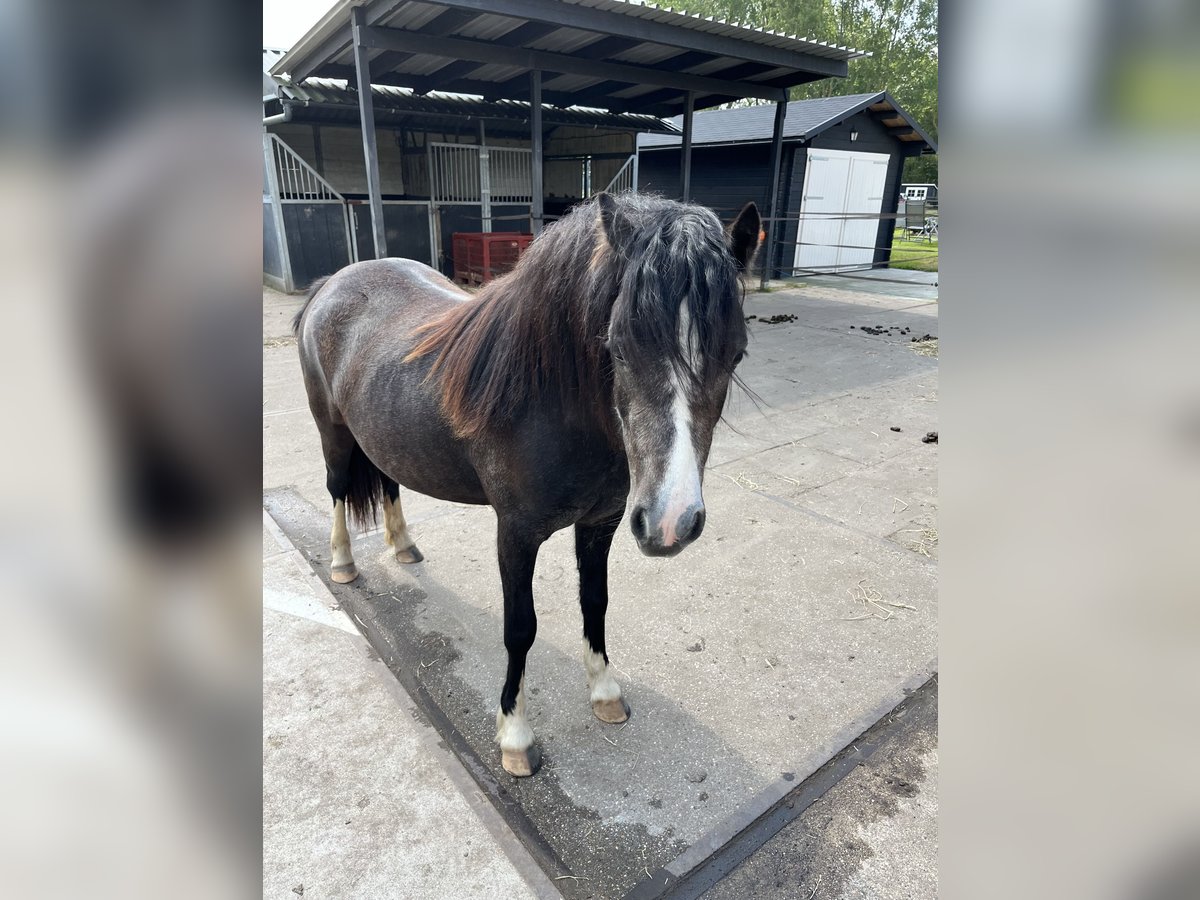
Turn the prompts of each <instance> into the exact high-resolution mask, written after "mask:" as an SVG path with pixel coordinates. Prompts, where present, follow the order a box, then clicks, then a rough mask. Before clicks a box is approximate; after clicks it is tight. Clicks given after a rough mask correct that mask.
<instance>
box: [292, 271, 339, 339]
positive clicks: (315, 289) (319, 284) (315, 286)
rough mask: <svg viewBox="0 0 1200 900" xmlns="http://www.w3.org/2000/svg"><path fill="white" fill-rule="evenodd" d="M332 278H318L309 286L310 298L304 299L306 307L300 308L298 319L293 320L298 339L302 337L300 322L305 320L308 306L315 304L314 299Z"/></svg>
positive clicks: (293, 331) (293, 329) (293, 327)
mask: <svg viewBox="0 0 1200 900" xmlns="http://www.w3.org/2000/svg"><path fill="white" fill-rule="evenodd" d="M330 277H331V276H329V275H326V276H325V277H324V278H318V279H317V280H316V281H314V282H313V283H312V284H310V285H309V286H308V296H307V297H305V298H304V305H303V306H301V307H300V311H299V312H298V313H296V317H295V318H294V319H292V334H294V335H296V337H299V336H300V322H301V321H302V320H303V319H304V313H305V312H306V311H307V310H308V305H309V304H310V303H312V302H313V297H315V296H317V294H318V293H320V290H321V288H323V287H325V282H327V281H328V280H329V279H330Z"/></svg>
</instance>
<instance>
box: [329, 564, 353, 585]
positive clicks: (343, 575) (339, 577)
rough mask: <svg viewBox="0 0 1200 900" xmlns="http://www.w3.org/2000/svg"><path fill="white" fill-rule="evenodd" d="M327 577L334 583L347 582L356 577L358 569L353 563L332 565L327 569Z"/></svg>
mask: <svg viewBox="0 0 1200 900" xmlns="http://www.w3.org/2000/svg"><path fill="white" fill-rule="evenodd" d="M329 577H330V578H332V579H333V581H334V583H335V584H349V583H350V582H352V581H353V580H354V579H355V578H357V577H358V569H357V568H355V566H354V563H347V564H346V565H344V566H334V567H333V568H332V569H330V571H329Z"/></svg>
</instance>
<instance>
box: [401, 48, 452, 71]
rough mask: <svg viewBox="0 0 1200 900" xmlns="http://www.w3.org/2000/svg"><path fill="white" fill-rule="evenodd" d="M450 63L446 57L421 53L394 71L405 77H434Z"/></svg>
mask: <svg viewBox="0 0 1200 900" xmlns="http://www.w3.org/2000/svg"><path fill="white" fill-rule="evenodd" d="M449 62H450V60H448V59H446V57H444V56H431V55H429V54H428V53H420V54H418V55H416V56H413V57H411V58H410V59H406V60H405V61H404V64H403V65H402V66H400V67H398V68H395V69H392V71H393V72H403V73H404V74H405V75H417V76H422V75H432V74H433V73H434V72H436V71H437V70H438V69H440V68H442V67H443V66H445V65H447V64H448V63H449Z"/></svg>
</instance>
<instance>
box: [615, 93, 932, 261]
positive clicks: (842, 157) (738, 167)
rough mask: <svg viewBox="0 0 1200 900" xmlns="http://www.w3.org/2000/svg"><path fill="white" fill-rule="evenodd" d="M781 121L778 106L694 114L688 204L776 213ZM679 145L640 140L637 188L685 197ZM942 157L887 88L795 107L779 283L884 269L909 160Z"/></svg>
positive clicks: (787, 148)
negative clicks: (774, 148) (775, 148)
mask: <svg viewBox="0 0 1200 900" xmlns="http://www.w3.org/2000/svg"><path fill="white" fill-rule="evenodd" d="M775 115H776V109H775V107H774V106H771V105H761V106H747V107H740V108H735V109H723V110H710V111H708V112H701V113H696V115H695V122H694V125H693V137H692V145H693V146H692V172H691V190H690V194H689V198H690V199H691V200H694V201H695V202H697V203H702V204H704V205H705V206H710V207H712V208H713V209H715V210H717V212H718V214H719V215H720V216H721V217H722V218H726V219H727V218H729V217H731V216H732V215H733V214H734V213H735V212H736V210H737V208H738V207H739V206H740V205H741V204H743V203H745V202H746V200H747V199H751V200H754V201H755V202H756V203H758V204H760V206H761V208H763V209H767V208H769V205H770V204H769V199H770V190H771V179H770V168H769V160H770V157H771V139H772V127H773V121H774V118H775ZM675 121H676V122H678V121H679V120H678V119H676V120H675ZM680 144H681V139H680V137H679V136H678V135H671V134H643V135H640V136H639V138H638V189H639V190H643V191H654V192H657V193H661V194H664V195H666V196H669V197H680V196H682V187H681V179H680V174H679V170H680ZM936 152H937V147H936V145H935V144H934V142H933V141H932V140H931V139H930V138H929V137H928V135H926V134H925V132H924V131H922V130H921V128H920V127H919V126H918V125H917V124H916V122H914V121H913V119H912V117H911V116H909V114H908V113H906V112H905V111H904V110H903V109H902V108H901V107H900V105H899V104H898V103H896V101H895V100H894V99H892V97H891V96H890V95H889V94H888V93H887V92H885V91H880V92H878V93H874V94H853V95H850V96H845V97H821V98H818V99H813V100H794V101H792V102H791V103H789V104H788V105H787V113H786V117H785V120H784V126H783V166H782V176H781V183H780V188H779V219H780V220H781V221H779V222H778V225H779V226H780V227H779V228H778V229H777V234H776V235H775V240H774V241H773V266H772V277H781V276H787V275H791V274H793V273H804V272H849V271H854V270H861V269H864V268H870V267H873V266H881V265H886V264H887V262H888V259H889V256H890V253H891V246H892V233H893V229H894V227H895V218H894V214H895V212H896V207H897V203H898V202H899V198H900V182H901V178H902V173H903V168H904V160H905V159H907V158H908V157H910V156H916V155H918V154H921V153H936Z"/></svg>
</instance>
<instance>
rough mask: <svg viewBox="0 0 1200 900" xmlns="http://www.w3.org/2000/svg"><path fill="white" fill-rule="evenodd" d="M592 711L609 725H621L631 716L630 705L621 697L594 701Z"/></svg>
mask: <svg viewBox="0 0 1200 900" xmlns="http://www.w3.org/2000/svg"><path fill="white" fill-rule="evenodd" d="M592 712H593V713H594V714H595V716H596V718H597V719H599V720H600V721H601V722H605V723H607V724H609V725H620V724H621V723H622V722H624V721H625V720H626V719H628V718H629V706H628V705H627V704H626V703H625V701H624V700H623V699H622V698H620V697H618V698H617V699H616V700H596V701H594V702H593V703H592Z"/></svg>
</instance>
